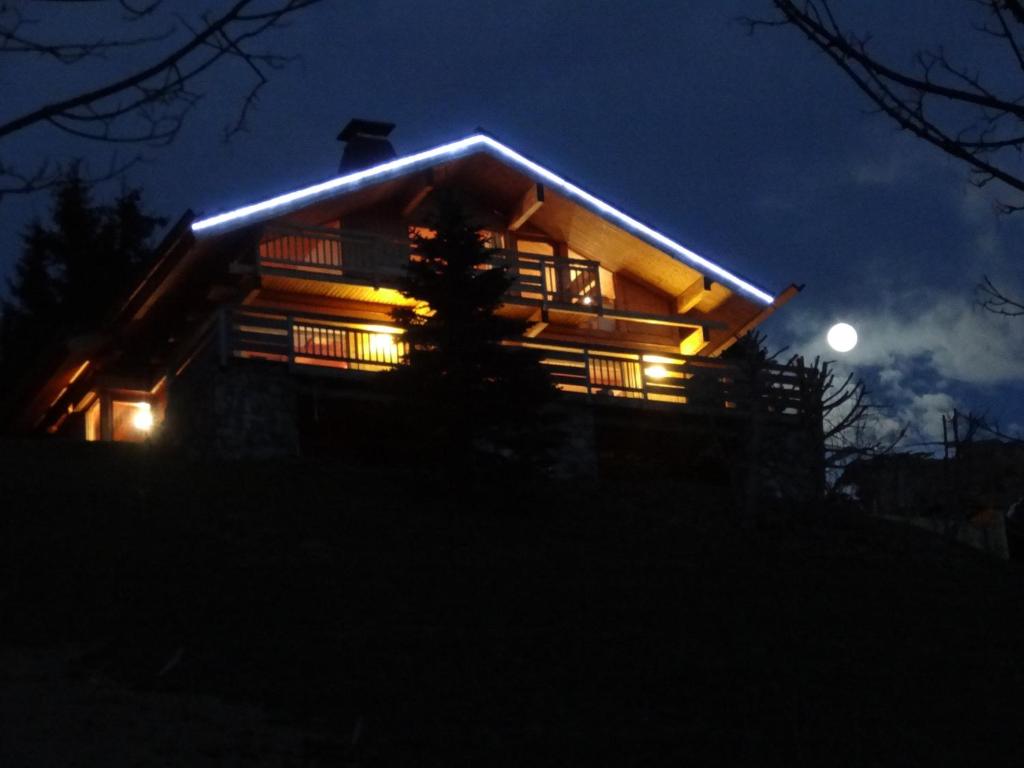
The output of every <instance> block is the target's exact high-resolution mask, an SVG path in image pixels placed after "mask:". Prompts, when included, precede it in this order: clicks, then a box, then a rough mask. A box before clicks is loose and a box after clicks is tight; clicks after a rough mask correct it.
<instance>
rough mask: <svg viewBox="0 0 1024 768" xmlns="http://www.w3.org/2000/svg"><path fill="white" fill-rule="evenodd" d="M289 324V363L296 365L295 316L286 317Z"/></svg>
mask: <svg viewBox="0 0 1024 768" xmlns="http://www.w3.org/2000/svg"><path fill="white" fill-rule="evenodd" d="M285 322H286V323H287V324H288V365H295V316H294V315H288V316H287V317H286V318H285Z"/></svg>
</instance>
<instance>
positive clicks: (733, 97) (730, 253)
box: [0, 0, 1024, 440]
mask: <svg viewBox="0 0 1024 768" xmlns="http://www.w3.org/2000/svg"><path fill="white" fill-rule="evenodd" d="M46 5H48V4H46V3H38V4H37V7H42V6H46ZM80 5H81V6H82V7H80V8H79V9H77V10H75V9H71V10H68V9H67V8H63V9H61V11H60V13H62V14H64V16H63V17H62V18H61V19H60V23H61V24H64V25H66V26H67V28H68V29H72V28H73V29H76V30H78V31H79V32H80V34H81V35H87V34H89V32H90V30H102V29H103V28H104V26H105V25H106V24H108V22H109V19H108V18H107V17H104V16H103V14H102V13H100V12H98V11H97V10H96V9H95V8H88V7H87V6H92V5H94V4H92V3H83V4H80ZM114 5H116V4H114ZM188 5H189V6H190V7H191V5H193V4H192V3H189V4H188ZM196 5H197V7H198V6H199V5H200V4H196ZM202 5H203V6H205V5H206V4H205V3H204V4H202ZM837 5H839V6H840V7H841V9H842V10H843V12H844V18H845V19H848V20H849V23H850V26H852V27H855V28H858V29H862V30H863V29H870V30H873V31H874V32H875V40H876V44H877V46H878V49H879V50H881V51H887V50H889V51H892V52H893V57H894V59H893V61H894V63H896V64H899V65H905V64H907V63H909V54H908V53H907V51H909V50H911V49H913V48H914V47H917V46H921V45H924V44H926V43H928V42H929V41H943V42H945V43H946V45H947V47H948V48H949V49H950V50H951V51H952V52H953V53H954V54H962V55H963V56H965V57H970V56H971V55H972V51H976V48H975V46H976V42H975V38H974V37H973V36H972V33H971V32H970V30H969V27H968V22H967V21H966V18H967V17H968V16H969V14H970V12H971V9H970V4H969V3H965V2H963V1H962V0H901V2H900V3H892V2H874V1H873V0H872V1H866V0H863V1H859V2H856V3H849V2H847V3H837ZM429 6H433V8H434V10H429ZM769 6H770V3H769V2H767V0H692V1H691V2H686V3H679V2H623V1H619V2H606V1H602V2H588V3H585V4H584V3H575V2H574V3H570V2H552V1H550V0H548V1H547V2H544V1H542V0H519V2H516V3H507V2H495V1H494V0H445V1H444V2H436V3H422V2H411V1H403V2H398V1H395V2H340V1H337V0H330V1H329V2H327V3H325V4H324V5H323V6H320V7H316V8H314V9H312V10H310V11H308V12H307V13H306V14H305V15H303V16H300V17H297V18H296V19H295V20H294V22H293V24H292V25H291V26H290V27H289V28H288V29H286V30H284V31H281V32H278V33H277V34H276V35H275V36H274V37H272V38H267V40H266V43H267V44H269V45H273V47H274V48H275V49H278V50H280V51H282V52H287V53H301V55H302V59H301V61H299V62H296V63H295V64H293V65H291V66H290V67H289V68H288V69H287V70H286V71H284V72H281V73H276V74H275V76H274V79H273V81H272V82H271V84H270V85H269V86H268V87H267V88H266V89H265V90H264V91H263V92H262V95H261V99H260V102H259V105H258V109H257V111H256V112H255V113H254V114H253V115H252V117H251V120H250V128H249V132H248V133H245V134H242V135H239V136H236V137H235V138H233V139H232V140H231V141H230V142H229V143H225V142H224V141H223V133H224V128H225V126H226V125H227V124H228V123H229V122H230V121H231V119H232V118H233V117H234V115H235V112H236V110H237V107H238V105H239V100H240V98H241V96H242V95H243V94H244V92H245V82H246V79H245V78H246V72H245V70H244V68H242V67H241V66H240V65H237V64H234V65H230V66H227V67H224V68H222V69H220V70H218V71H217V73H216V76H215V77H213V78H211V79H208V80H207V81H205V82H204V84H203V85H204V89H205V94H206V95H205V97H204V99H203V101H202V103H201V104H199V105H198V106H197V108H196V110H195V112H194V113H193V114H192V115H191V117H190V119H189V122H188V123H187V125H186V127H185V130H184V131H183V133H182V134H181V135H180V136H179V138H178V140H177V141H176V143H175V144H174V145H173V146H171V147H167V148H157V149H149V150H146V153H147V156H148V160H147V162H146V163H145V164H144V165H140V166H137V167H135V168H133V169H132V171H131V172H130V173H129V181H130V183H132V184H135V185H139V186H141V187H142V188H143V189H144V191H145V193H146V198H147V199H148V200H149V201H150V204H151V206H152V207H153V208H154V209H156V210H157V211H158V212H160V213H161V214H163V215H165V216H167V217H168V218H169V219H171V220H172V221H173V220H174V219H176V218H177V217H178V216H179V215H180V214H181V213H182V212H183V211H184V209H185V208H187V207H191V208H192V209H193V210H195V211H196V212H197V213H200V212H201V213H215V212H218V211H222V210H227V209H230V208H232V207H234V206H236V205H238V204H243V203H248V202H253V201H256V200H258V199H261V198H263V197H266V196H270V195H272V194H276V193H279V192H282V191H286V190H289V189H292V188H295V187H298V186H302V185H305V184H308V183H312V182H316V181H320V180H323V179H324V178H327V177H329V176H331V175H333V174H334V172H335V171H336V169H337V163H338V159H339V156H340V146H339V145H338V144H337V142H336V141H335V139H334V137H335V136H336V134H337V132H338V130H339V129H340V128H341V127H342V126H343V125H344V124H345V123H346V122H347V121H348V119H349V118H351V117H356V116H358V117H366V118H371V119H381V120H389V121H392V122H395V123H397V124H398V128H397V129H396V131H395V133H394V134H393V141H394V144H395V147H396V149H397V150H398V151H399V153H400V154H404V153H407V152H411V151H415V150H419V149H424V148H427V147H430V146H433V145H436V144H440V143H442V142H445V141H449V140H452V139H455V138H460V137H462V136H465V135H467V134H469V133H471V132H473V131H474V130H475V129H476V128H477V127H478V126H481V127H484V128H486V129H487V130H488V131H490V132H491V133H493V134H494V135H495V136H496V137H497V138H499V139H500V140H502V141H503V142H505V143H507V144H509V145H511V146H512V147H513V148H515V149H517V150H519V151H521V152H523V153H524V154H526V155H527V156H529V157H531V158H533V159H535V160H537V161H538V162H540V163H542V164H544V165H546V166H548V167H550V168H552V169H553V170H555V171H556V172H559V173H562V174H563V175H565V176H567V177H569V178H570V179H572V180H573V181H575V182H577V183H579V184H580V185H581V186H583V187H584V188H585V189H587V190H589V191H591V192H593V193H594V194H597V195H598V196H600V197H604V198H605V199H607V200H608V201H610V202H612V203H613V204H615V205H618V206H620V207H621V208H623V209H625V210H626V211H627V212H629V213H631V214H633V215H635V216H636V217H637V218H639V219H641V220H643V221H645V222H647V223H649V224H651V225H652V226H655V227H657V228H659V229H661V230H663V231H664V232H665V233H666V234H668V235H669V236H671V237H673V238H675V239H677V240H679V241H680V242H682V243H683V244H685V245H687V246H688V247H690V248H692V249H693V250H696V251H697V252H699V253H701V254H702V255H704V256H707V257H709V258H712V259H715V260H718V261H720V262H721V263H722V264H723V265H724V266H726V267H727V268H730V269H733V270H735V271H737V272H739V273H740V274H741V275H744V276H745V277H748V278H749V279H751V280H752V281H753V282H755V283H756V284H758V285H760V286H762V287H764V288H766V289H768V290H770V291H772V292H777V291H779V290H781V289H782V288H784V287H785V286H786V285H788V284H789V283H790V282H796V283H805V284H806V286H807V287H806V289H805V291H804V292H803V294H801V295H800V296H799V297H797V298H796V299H795V300H794V301H792V302H791V303H790V304H789V305H788V306H787V307H786V308H785V309H784V310H783V311H781V312H780V313H778V315H777V316H776V317H775V318H773V319H772V320H771V321H769V323H767V324H766V325H765V326H764V330H766V331H767V332H768V335H769V342H770V345H771V346H773V347H780V346H784V345H788V346H789V347H790V350H791V351H800V352H803V353H805V354H806V355H808V356H810V357H813V356H814V355H815V354H816V353H824V332H825V330H826V329H827V327H828V325H829V324H831V322H833V321H835V320H839V319H843V320H847V321H849V322H851V323H853V324H854V325H856V326H857V327H858V330H859V331H860V334H861V345H860V346H859V347H858V348H857V349H856V350H855V352H854V353H852V354H850V355H848V356H845V358H844V360H845V362H846V363H848V364H850V365H853V366H854V367H855V369H856V370H857V372H858V373H859V374H861V375H862V376H864V377H865V378H866V379H867V380H868V381H869V382H870V384H871V388H872V389H873V390H874V392H875V398H876V400H878V401H879V402H881V403H884V404H886V405H887V406H888V411H887V413H888V418H891V419H908V418H912V419H913V420H914V421H915V423H916V424H917V426H918V427H919V430H918V434H916V435H915V437H914V438H913V439H914V440H922V439H934V437H935V436H936V435H938V434H940V433H941V422H940V416H939V415H940V414H941V413H942V412H945V411H948V410H950V409H951V408H952V407H954V405H956V406H958V407H960V408H961V409H965V410H966V409H972V410H975V411H981V412H985V413H987V414H988V415H989V416H990V417H991V418H994V419H997V420H999V422H1000V424H1001V425H1002V426H1003V427H1004V428H1006V429H1010V430H1019V429H1021V426H1022V425H1024V404H1022V403H1021V397H1020V395H1021V394H1022V391H1024V385H1022V384H1021V382H1022V381H1024V318H1021V319H1019V320H1017V321H1013V320H1007V319H1003V318H996V317H994V316H991V315H989V314H986V313H984V312H983V311H981V310H980V309H977V308H976V306H975V299H976V297H975V293H974V286H975V284H976V283H977V282H978V280H979V279H980V278H981V276H982V275H983V274H989V275H990V276H992V277H993V278H995V279H997V280H998V281H1001V283H1002V284H1003V285H1005V286H1007V287H1011V288H1013V287H1021V288H1024V286H1022V285H1021V275H1022V272H1024V271H1022V270H1021V269H1020V256H1019V254H1018V251H1017V247H1016V245H1017V242H1018V241H1019V239H1020V235H1021V231H1022V227H1024V213H1022V214H1018V216H1017V217H1016V218H998V217H997V216H996V215H995V214H994V213H993V211H992V207H991V199H990V197H989V196H990V194H991V193H990V192H989V191H987V190H986V191H984V192H981V191H978V190H976V189H974V188H972V187H970V186H969V185H968V184H967V183H966V169H965V168H964V167H963V166H961V165H958V164H957V163H955V162H954V161H953V160H950V159H948V158H946V157H945V156H944V155H942V154H941V153H939V152H938V150H934V149H932V148H931V147H928V146H925V145H923V144H920V143H918V142H917V141H915V140H914V139H913V138H911V137H908V136H906V135H904V134H901V133H899V132H897V131H896V130H895V128H894V127H893V126H892V125H891V124H890V123H889V122H887V121H886V120H885V119H883V118H882V117H879V116H873V115H870V114H868V113H869V104H868V103H867V102H866V100H865V98H864V97H862V96H861V95H860V94H859V93H857V92H856V91H855V89H854V87H853V86H852V84H851V83H849V82H848V81H847V80H846V79H844V77H843V76H842V75H841V74H840V73H839V72H838V70H836V69H835V68H834V67H833V66H832V65H830V64H829V63H828V62H827V61H826V60H825V59H824V57H823V56H822V55H821V54H820V53H819V52H818V51H817V50H816V49H813V48H812V47H811V46H810V44H808V43H807V42H805V41H804V40H802V39H801V38H800V37H799V36H798V34H797V33H796V32H795V31H793V30H789V29H781V30H763V31H760V32H758V33H757V34H756V35H754V36H749V35H748V34H747V32H746V30H745V28H744V27H743V26H742V25H741V24H738V23H737V22H736V18H737V17H739V16H741V15H766V14H768V13H770V7H769ZM852 6H855V8H853V7H852ZM891 6H898V8H897V9H893V8H892V7H891ZM176 7H177V4H176ZM848 7H849V8H848ZM39 12H40V13H42V12H44V11H42V10H41V11H39ZM45 12H47V13H49V14H53V13H55V11H53V10H48V11H45ZM113 15H116V14H113ZM52 19H53V17H51V21H52ZM922 20H925V21H924V23H922ZM910 34H912V35H913V37H908V35H910ZM153 55H154V52H153V51H150V52H149V53H148V54H147V55H143V56H142V58H141V59H139V60H147V61H148V60H149V59H150V58H151V57H153ZM122 62H123V60H122V59H120V58H117V57H112V58H111V59H110V60H108V61H106V62H96V63H93V64H90V65H89V66H88V67H83V66H78V67H75V68H67V67H60V66H59V65H52V66H50V65H44V64H42V63H41V62H38V61H27V60H26V61H14V60H10V59H8V60H4V61H0V93H2V94H3V98H2V101H0V113H2V114H3V115H4V116H5V117H7V116H9V115H12V114H15V113H19V112H21V111H23V109H25V108H28V107H30V106H34V105H37V104H38V103H40V101H45V100H50V99H53V98H56V97H59V96H63V95H66V94H70V93H74V92H75V91H76V90H78V89H79V87H80V86H82V85H89V84H91V83H94V82H97V81H99V80H103V79H105V73H110V72H115V71H118V69H119V68H120V69H123V67H124V64H123V63H122ZM118 151H119V157H121V158H122V159H123V158H126V157H129V156H131V154H132V153H133V150H132V149H131V148H120V149H119V150H118ZM0 152H2V157H3V158H4V159H5V160H10V159H12V158H16V159H18V160H19V161H21V162H22V164H23V165H24V166H25V167H32V166H34V165H35V164H37V163H38V162H40V161H42V160H43V159H44V158H46V157H49V158H54V159H57V160H61V159H67V158H70V157H75V156H77V157H84V158H86V159H87V161H88V163H89V166H90V167H92V168H95V169H96V170H102V169H103V168H104V167H106V165H107V164H108V163H109V162H110V159H111V152H112V149H111V148H110V147H109V146H104V145H96V144H88V143H85V142H82V141H79V140H74V139H70V138H68V137H65V136H62V135H61V134H59V133H57V132H56V131H55V130H53V129H51V128H48V127H39V128H36V129H33V130H31V131H28V132H25V133H23V134H21V135H19V136H17V137H14V138H13V139H9V140H6V141H5V142H3V144H2V145H0ZM106 191H107V192H109V193H111V194H112V193H113V192H115V191H116V184H114V185H108V188H107V190H106ZM47 206H48V200H47V198H46V196H45V195H37V196H35V197H32V198H18V199H15V198H7V199H5V200H4V201H3V202H0V267H2V268H3V269H4V270H5V271H6V269H7V268H9V266H10V264H11V263H13V260H14V258H15V257H16V255H17V250H18V239H17V233H18V231H20V229H21V228H22V227H23V226H24V224H25V223H26V222H27V221H28V220H29V219H30V218H31V217H32V215H33V214H39V215H42V214H44V213H45V211H46V208H47ZM827 356H830V357H833V358H834V357H836V354H835V353H831V355H827Z"/></svg>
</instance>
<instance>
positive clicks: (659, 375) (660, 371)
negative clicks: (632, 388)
mask: <svg viewBox="0 0 1024 768" xmlns="http://www.w3.org/2000/svg"><path fill="white" fill-rule="evenodd" d="M644 373H646V374H647V378H649V379H664V378H665V377H666V376H668V371H667V370H666V369H665V366H663V365H649V366H647V368H646V369H645V370H644Z"/></svg>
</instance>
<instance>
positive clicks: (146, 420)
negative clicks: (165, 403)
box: [132, 403, 153, 432]
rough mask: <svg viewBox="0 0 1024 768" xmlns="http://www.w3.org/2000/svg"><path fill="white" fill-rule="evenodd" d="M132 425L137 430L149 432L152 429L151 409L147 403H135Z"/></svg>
mask: <svg viewBox="0 0 1024 768" xmlns="http://www.w3.org/2000/svg"><path fill="white" fill-rule="evenodd" d="M132 426H133V427H135V428H136V429H137V430H139V432H149V431H150V430H152V429H153V409H152V408H151V407H150V405H149V403H135V413H134V414H133V415H132Z"/></svg>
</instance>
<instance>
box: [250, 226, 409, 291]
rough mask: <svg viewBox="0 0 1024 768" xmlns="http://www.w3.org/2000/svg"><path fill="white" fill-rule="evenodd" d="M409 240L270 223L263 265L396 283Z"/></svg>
mask: <svg viewBox="0 0 1024 768" xmlns="http://www.w3.org/2000/svg"><path fill="white" fill-rule="evenodd" d="M409 254H410V245H409V243H408V241H401V240H388V239H387V238H384V237H380V236H378V235H373V234H369V233H361V232H352V231H345V232H342V231H340V230H328V229H313V228H301V229H300V228H292V227H269V228H268V229H267V231H266V233H265V235H264V239H263V241H262V242H261V243H260V244H259V249H258V256H259V263H260V266H263V267H270V268H276V269H290V270H294V271H297V272H304V273H308V274H311V275H324V276H329V277H328V279H330V277H334V278H343V277H346V278H354V279H357V280H368V281H372V282H375V283H377V282H381V281H384V282H391V283H393V282H394V281H395V280H397V279H398V278H399V277H401V275H402V267H403V266H404V265H405V264H406V263H407V262H408V260H409Z"/></svg>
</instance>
